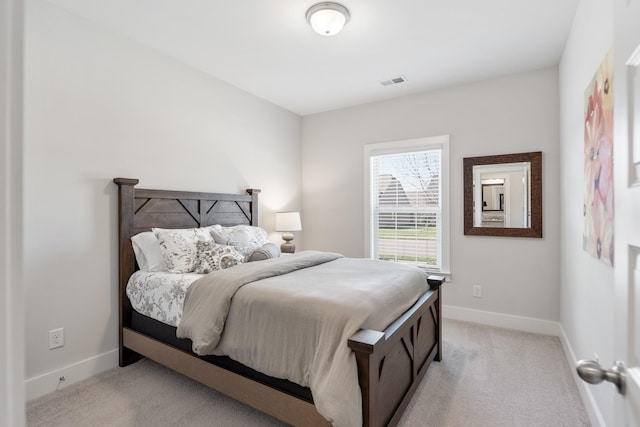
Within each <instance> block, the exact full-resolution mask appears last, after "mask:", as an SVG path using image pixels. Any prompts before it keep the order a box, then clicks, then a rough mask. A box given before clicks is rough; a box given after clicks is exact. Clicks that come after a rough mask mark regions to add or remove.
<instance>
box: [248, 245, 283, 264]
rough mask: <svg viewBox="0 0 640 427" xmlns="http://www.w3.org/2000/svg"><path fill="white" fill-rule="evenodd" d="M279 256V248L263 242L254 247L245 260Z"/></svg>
mask: <svg viewBox="0 0 640 427" xmlns="http://www.w3.org/2000/svg"><path fill="white" fill-rule="evenodd" d="M279 256H280V248H279V247H278V246H276V245H274V244H273V243H265V244H264V245H262V246H260V247H259V248H258V249H255V250H254V251H253V252H251V255H249V258H248V259H247V261H249V262H251V261H263V260H265V259H271V258H278V257H279Z"/></svg>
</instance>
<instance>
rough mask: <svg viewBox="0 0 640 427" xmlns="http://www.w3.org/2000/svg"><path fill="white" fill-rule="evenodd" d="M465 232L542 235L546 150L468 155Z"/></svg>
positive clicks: (511, 235) (485, 234)
mask: <svg viewBox="0 0 640 427" xmlns="http://www.w3.org/2000/svg"><path fill="white" fill-rule="evenodd" d="M464 234H465V235H468V236H469V235H470V236H503V237H537V238H541V237H542V152H541V151H536V152H531V153H516V154H502V155H497V156H483V157H465V158H464Z"/></svg>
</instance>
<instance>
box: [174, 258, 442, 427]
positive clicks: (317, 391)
mask: <svg viewBox="0 0 640 427" xmlns="http://www.w3.org/2000/svg"><path fill="white" fill-rule="evenodd" d="M312 255H314V253H313V251H305V252H301V253H299V254H295V255H292V256H289V257H282V258H279V259H274V260H266V261H259V262H257V263H249V264H245V265H240V266H236V267H233V269H242V268H256V267H257V266H255V265H254V266H251V264H258V263H265V264H264V265H268V263H272V264H274V265H276V266H279V267H277V268H281V267H282V264H286V263H296V262H299V261H300V258H303V257H309V256H312ZM214 274H215V273H214ZM196 283H197V282H196ZM196 283H194V284H193V285H191V287H190V288H189V291H188V292H187V298H186V301H185V307H184V315H183V319H182V321H181V323H180V325H179V327H178V331H179V335H180V336H188V337H189V338H192V339H193V340H194V342H195V341H197V340H198V339H199V338H198V337H197V336H189V334H190V333H189V332H185V331H188V330H189V327H188V325H187V324H186V323H185V324H184V325H183V323H184V322H188V317H189V305H190V304H189V301H190V295H189V292H191V290H192V289H194V285H195V284H196ZM210 283H211V284H212V285H211V286H210V288H211V292H212V293H217V294H218V295H219V296H220V297H222V298H226V296H223V295H222V294H223V293H224V292H220V289H219V288H217V287H216V286H215V281H212V282H210ZM428 289H429V286H428V284H427V282H426V274H425V273H424V272H423V271H422V270H420V269H418V268H417V267H412V266H407V265H401V264H395V263H390V262H385V261H375V260H365V259H350V258H338V259H335V260H333V261H330V262H325V263H322V264H320V265H316V266H313V267H308V268H302V269H299V270H296V271H293V272H290V273H287V274H284V275H280V276H275V277H270V278H266V279H262V280H259V281H255V282H252V283H248V284H246V285H244V286H242V287H239V289H236V290H234V291H233V293H234V294H233V295H231V296H232V297H233V301H232V303H230V304H229V311H228V315H227V316H226V318H225V321H224V324H225V325H224V330H223V332H222V335H221V336H220V339H219V342H217V345H216V346H215V347H214V348H213V349H212V350H211V351H210V353H212V354H218V355H228V356H229V357H231V358H232V359H234V360H237V361H239V362H241V363H243V364H245V365H247V366H249V367H251V368H253V369H255V370H258V371H260V372H263V373H265V374H268V375H271V376H273V377H278V378H286V379H288V380H290V381H292V382H295V383H297V384H300V385H302V386H305V387H309V388H310V389H311V392H312V394H313V398H314V403H315V406H316V408H317V410H318V412H319V413H320V414H322V415H323V416H324V417H325V418H327V419H328V420H330V421H331V422H332V423H333V425H334V426H338V427H340V426H345V427H353V426H359V425H362V403H361V394H360V388H359V384H358V375H357V366H356V362H355V356H354V354H353V352H352V351H351V350H350V349H349V348H348V345H347V340H348V339H349V337H350V336H352V335H353V334H354V333H355V332H357V331H358V330H359V329H361V328H365V329H375V330H383V329H384V328H386V327H387V326H388V325H389V324H390V323H391V322H392V321H393V320H395V319H396V318H397V317H399V316H400V315H401V314H402V313H403V312H404V311H406V310H407V309H408V308H409V307H411V305H413V303H415V301H416V300H417V299H418V298H419V297H420V295H422V294H423V293H424V292H425V291H427V290H428ZM229 298H231V297H229ZM214 305H218V306H224V305H225V304H217V303H216V304H214ZM213 316H214V317H217V316H218V315H217V314H213ZM214 327H215V326H214ZM282 349H287V351H282Z"/></svg>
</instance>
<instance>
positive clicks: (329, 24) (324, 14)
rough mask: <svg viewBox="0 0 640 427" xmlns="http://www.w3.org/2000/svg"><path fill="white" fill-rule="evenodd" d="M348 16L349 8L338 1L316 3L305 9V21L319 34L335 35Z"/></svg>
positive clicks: (340, 29)
mask: <svg viewBox="0 0 640 427" xmlns="http://www.w3.org/2000/svg"><path fill="white" fill-rule="evenodd" d="M349 18H351V15H350V14H349V10H348V9H347V8H346V7H344V6H343V5H341V4H338V3H318V4H315V5H313V6H311V7H310V8H309V10H307V22H309V25H311V28H313V30H314V31H315V32H316V33H318V34H320V35H321V36H335V35H336V34H338V33H339V32H340V31H342V28H343V27H344V26H345V25H346V24H347V22H349Z"/></svg>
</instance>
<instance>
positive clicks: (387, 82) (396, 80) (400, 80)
mask: <svg viewBox="0 0 640 427" xmlns="http://www.w3.org/2000/svg"><path fill="white" fill-rule="evenodd" d="M406 81H407V79H406V78H404V76H399V77H394V78H392V79H389V80H384V81H381V82H380V84H381V85H382V86H390V85H395V84H398V83H404V82H406Z"/></svg>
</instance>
